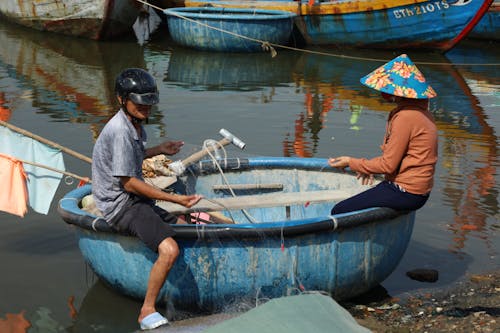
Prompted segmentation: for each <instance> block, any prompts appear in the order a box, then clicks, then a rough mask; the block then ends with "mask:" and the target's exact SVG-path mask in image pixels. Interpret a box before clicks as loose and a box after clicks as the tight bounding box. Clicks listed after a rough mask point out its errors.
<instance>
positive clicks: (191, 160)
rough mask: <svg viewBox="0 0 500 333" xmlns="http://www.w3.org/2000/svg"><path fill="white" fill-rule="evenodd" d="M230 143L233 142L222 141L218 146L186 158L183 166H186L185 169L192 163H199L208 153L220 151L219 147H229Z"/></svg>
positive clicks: (212, 146) (207, 148)
mask: <svg viewBox="0 0 500 333" xmlns="http://www.w3.org/2000/svg"><path fill="white" fill-rule="evenodd" d="M230 143H231V140H228V139H226V138H224V139H221V140H219V141H218V142H217V144H216V145H210V146H208V147H206V148H204V149H202V150H200V151H198V152H196V153H194V154H193V155H191V156H188V157H186V158H185V159H183V160H182V165H184V167H187V166H188V165H190V164H192V163H195V162H198V161H199V160H201V159H202V158H203V157H204V156H205V155H207V154H208V152H213V151H214V150H215V149H218V148H219V147H223V146H227V145H228V144H230Z"/></svg>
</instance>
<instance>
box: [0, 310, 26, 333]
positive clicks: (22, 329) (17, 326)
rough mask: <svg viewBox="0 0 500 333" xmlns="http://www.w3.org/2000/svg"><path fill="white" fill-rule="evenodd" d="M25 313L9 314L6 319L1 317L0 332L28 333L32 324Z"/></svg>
mask: <svg viewBox="0 0 500 333" xmlns="http://www.w3.org/2000/svg"><path fill="white" fill-rule="evenodd" d="M24 312H25V311H21V312H20V313H7V314H6V315H5V319H3V318H1V317H0V332H5V333H26V332H27V330H28V328H30V327H31V323H30V322H29V321H28V320H26V318H25V317H24Z"/></svg>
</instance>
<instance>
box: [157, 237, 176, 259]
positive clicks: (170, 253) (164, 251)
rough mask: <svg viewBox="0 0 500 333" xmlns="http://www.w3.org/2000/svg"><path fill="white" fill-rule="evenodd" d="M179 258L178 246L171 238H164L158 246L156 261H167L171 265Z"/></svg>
mask: <svg viewBox="0 0 500 333" xmlns="http://www.w3.org/2000/svg"><path fill="white" fill-rule="evenodd" d="M178 256H179V246H178V245H177V242H176V241H175V240H174V239H173V238H172V237H168V238H165V239H164V240H163V241H162V242H161V243H160V245H158V259H160V260H165V261H168V262H169V263H170V264H173V263H174V261H175V259H177V257H178Z"/></svg>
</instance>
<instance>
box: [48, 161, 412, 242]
mask: <svg viewBox="0 0 500 333" xmlns="http://www.w3.org/2000/svg"><path fill="white" fill-rule="evenodd" d="M229 161H230V163H226V164H225V165H223V166H222V167H223V168H226V169H233V168H234V166H235V165H238V167H239V169H238V170H245V169H255V168H259V167H269V166H273V167H280V168H286V167H290V168H297V167H300V168H301V169H322V168H325V167H327V166H328V164H327V160H326V159H320V158H308V159H304V158H286V159H285V158H277V157H258V158H251V159H229ZM211 167H212V161H208V160H206V161H200V162H199V163H198V164H197V165H192V166H191V169H192V170H193V172H195V173H200V172H213V170H210V168H211ZM90 193H91V186H90V185H86V186H83V187H79V188H76V189H74V190H72V191H70V192H69V193H67V194H66V195H65V196H64V197H63V198H62V199H61V200H60V201H59V204H58V207H57V209H58V212H59V214H60V215H61V217H62V218H63V220H64V221H65V222H66V223H68V224H72V225H75V226H77V227H80V228H83V229H87V230H91V231H92V230H93V231H95V232H108V233H114V234H119V233H118V232H117V231H115V230H114V229H113V228H111V226H110V225H109V224H108V223H107V222H106V221H105V220H104V218H102V217H98V216H95V215H92V214H90V213H88V212H86V211H84V210H82V209H81V208H80V207H79V203H80V201H81V199H82V198H83V197H84V196H85V195H88V194H90ZM409 213H411V212H408V211H396V210H394V209H391V208H386V207H376V208H368V209H363V210H359V211H355V212H350V213H345V214H338V215H333V216H332V215H326V216H317V217H314V218H301V219H294V220H283V221H275V222H262V223H242V224H202V225H199V224H184V225H172V226H173V228H174V230H175V231H176V233H177V236H176V237H178V238H196V239H211V238H213V237H217V238H239V239H242V238H243V239H246V238H264V237H270V236H271V237H272V236H276V237H281V236H297V235H303V234H309V233H317V232H325V231H326V232H329V231H337V230H341V229H345V228H353V227H357V226H361V225H364V224H369V223H375V222H378V221H384V220H387V219H393V218H396V217H398V216H400V215H405V214H409Z"/></svg>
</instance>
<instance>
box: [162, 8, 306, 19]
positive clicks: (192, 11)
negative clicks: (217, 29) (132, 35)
mask: <svg viewBox="0 0 500 333" xmlns="http://www.w3.org/2000/svg"><path fill="white" fill-rule="evenodd" d="M200 11H201V12H200ZM163 13H164V14H165V15H167V16H172V17H178V18H182V17H180V16H183V17H187V18H190V19H213V20H253V21H255V20H257V21H258V20H277V19H291V18H293V17H295V16H297V15H296V14H295V13H292V12H288V11H284V10H276V9H260V8H231V7H179V8H167V9H164V10H163ZM225 14H230V15H225Z"/></svg>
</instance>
